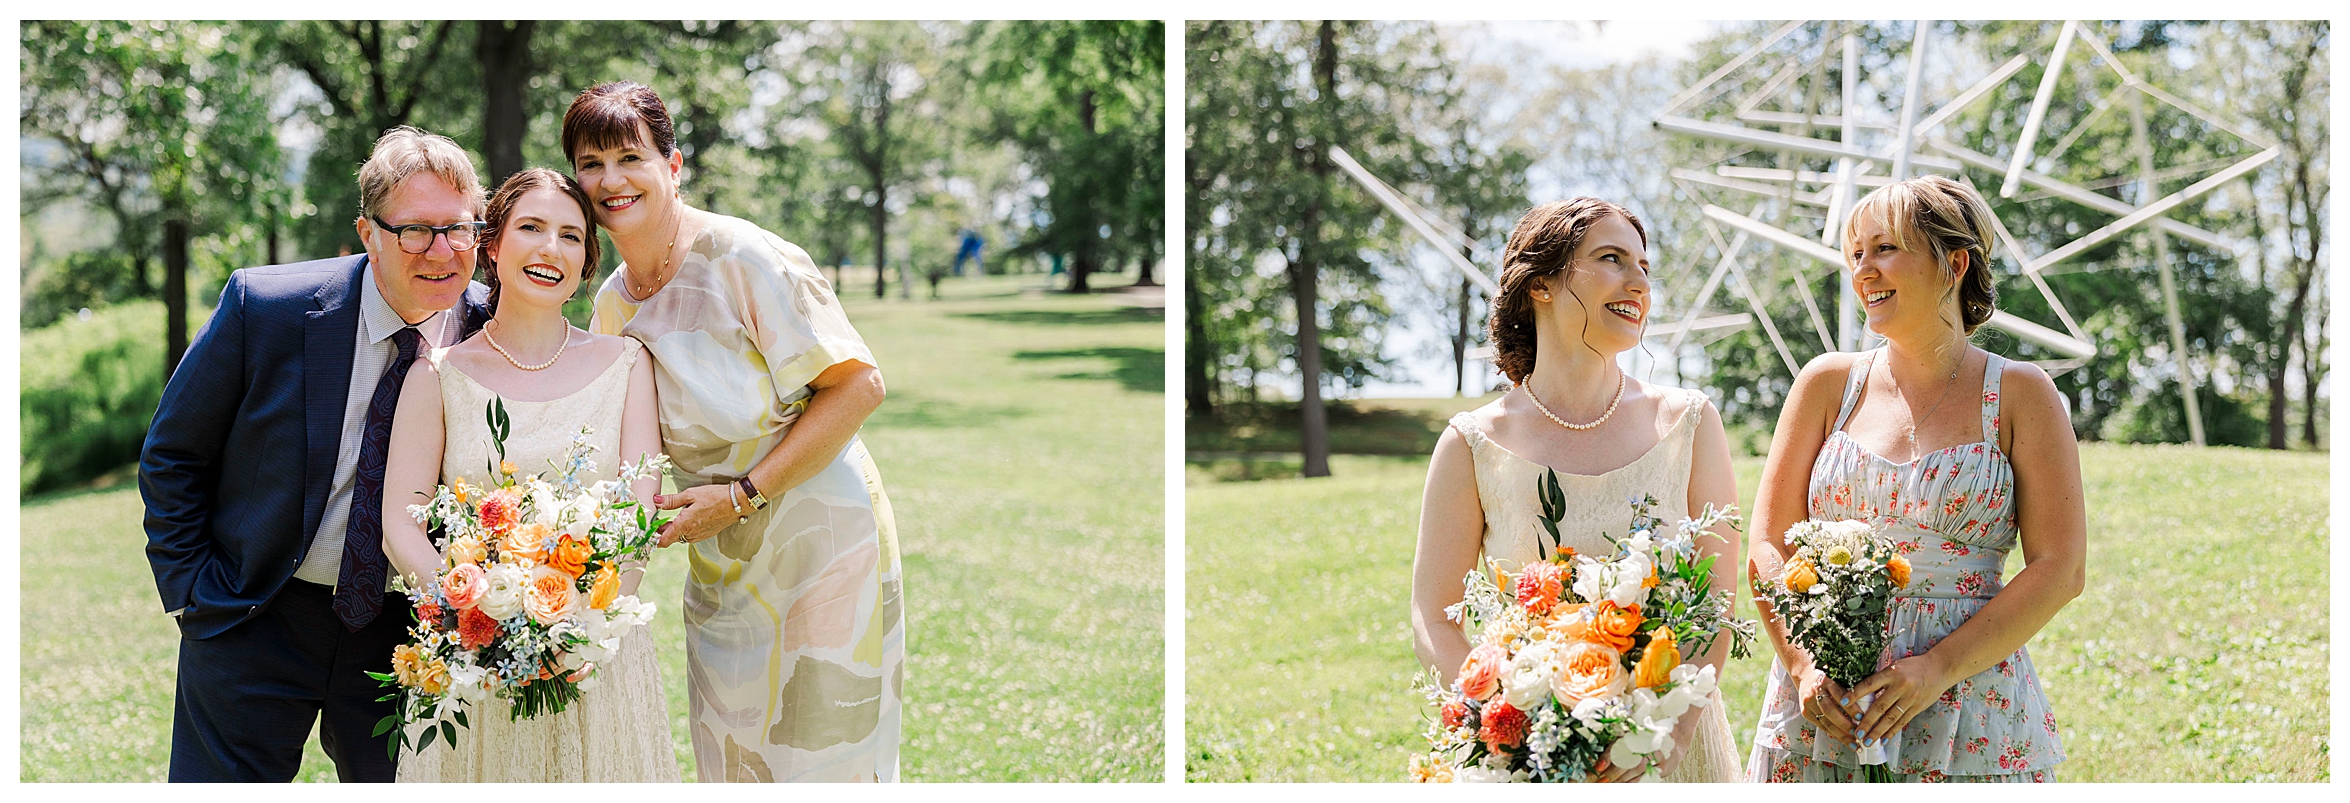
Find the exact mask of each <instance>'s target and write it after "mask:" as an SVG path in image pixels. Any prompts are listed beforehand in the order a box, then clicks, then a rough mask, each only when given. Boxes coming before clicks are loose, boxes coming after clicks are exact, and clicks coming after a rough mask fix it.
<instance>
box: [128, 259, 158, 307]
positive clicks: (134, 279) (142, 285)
mask: <svg viewBox="0 0 2350 803" xmlns="http://www.w3.org/2000/svg"><path fill="white" fill-rule="evenodd" d="M131 287H132V288H133V289H135V290H137V291H138V293H139V297H140V298H145V297H147V296H151V295H154V294H155V283H154V281H153V280H150V279H148V278H147V254H146V253H145V252H144V251H142V252H140V253H135V254H132V255H131Z"/></svg>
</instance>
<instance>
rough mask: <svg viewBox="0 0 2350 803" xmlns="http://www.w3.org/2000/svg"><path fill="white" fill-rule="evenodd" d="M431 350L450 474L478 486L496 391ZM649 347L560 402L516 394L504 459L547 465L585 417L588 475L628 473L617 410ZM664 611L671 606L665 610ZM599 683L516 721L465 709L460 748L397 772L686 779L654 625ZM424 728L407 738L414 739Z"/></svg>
mask: <svg viewBox="0 0 2350 803" xmlns="http://www.w3.org/2000/svg"><path fill="white" fill-rule="evenodd" d="M445 351H446V350H445V349H444V350H439V351H436V352H434V354H433V365H434V366H435V367H436V368H437V369H439V373H440V378H441V410H442V418H443V419H444V422H445V425H446V427H447V432H448V435H447V438H446V445H445V447H444V448H443V449H442V452H441V481H442V482H444V483H446V482H454V481H456V480H457V479H458V478H464V480H465V481H466V483H468V484H471V485H474V486H477V487H480V486H487V485H490V484H491V483H490V482H489V478H488V477H487V476H486V473H487V470H488V467H489V463H490V462H491V461H493V460H495V459H496V458H495V456H494V455H495V449H494V447H493V446H491V443H490V432H489V424H488V422H487V420H486V419H485V418H484V417H483V415H482V411H483V409H485V408H486V407H488V405H489V404H490V400H491V399H493V398H495V397H496V396H497V394H496V393H493V392H491V391H490V390H489V389H488V388H484V387H482V386H481V383H479V382H476V381H474V379H473V378H472V377H469V376H466V375H465V373H464V372H463V371H460V370H457V368H456V367H455V366H454V365H451V364H450V363H449V362H448V361H446V360H445V359H443V357H444V354H445ZM643 358H644V357H643V346H642V345H640V344H638V343H637V342H636V341H635V340H627V341H626V342H625V343H624V344H623V346H622V349H621V354H620V357H619V359H616V360H613V361H612V365H611V367H609V368H606V369H604V372H603V373H602V374H599V375H597V376H596V378H595V379H594V380H592V381H590V382H588V384H587V387H584V388H581V389H579V390H578V391H577V392H574V393H572V394H571V395H568V396H564V397H563V398H560V399H555V400H552V401H537V402H533V401H516V400H514V399H507V400H505V401H506V415H507V418H508V420H509V421H510V422H511V423H512V424H513V429H512V431H511V434H510V435H509V436H508V437H507V439H506V459H507V460H509V461H512V462H513V463H514V465H515V468H516V470H517V471H519V472H522V473H534V472H537V471H545V470H548V468H547V467H548V465H549V463H548V461H550V460H553V461H560V460H561V459H562V458H563V456H564V455H565V454H567V453H568V452H569V451H570V449H571V439H572V437H573V436H575V435H577V434H578V433H579V427H580V425H582V424H586V425H588V426H590V427H593V428H594V433H595V434H594V435H593V436H592V437H591V438H590V442H591V443H594V444H595V445H596V447H597V452H596V455H595V460H596V470H595V471H594V472H590V473H589V474H588V475H587V476H582V477H581V478H580V479H581V481H582V482H600V481H603V480H607V479H611V478H612V477H613V476H615V475H616V474H618V473H619V466H620V464H621V463H622V462H624V461H626V460H628V459H630V458H632V457H633V455H622V454H620V415H621V410H622V408H623V407H624V406H625V404H626V402H627V399H628V375H629V369H630V368H632V367H634V366H635V365H636V361H637V360H640V359H643ZM664 613H666V612H665V611H664ZM596 677H597V680H596V684H595V687H594V688H592V689H589V690H588V691H587V692H586V693H585V694H583V695H581V696H580V699H578V700H576V701H573V702H572V703H571V705H569V706H567V707H565V708H564V710H563V712H562V713H558V714H546V715H541V716H539V717H537V718H535V719H525V720H513V719H511V718H510V715H509V710H510V709H509V706H508V704H507V702H506V701H504V700H501V699H497V698H494V697H493V698H490V699H488V700H484V701H482V702H480V703H476V704H474V705H473V706H472V709H471V712H470V713H468V714H467V715H466V719H467V722H468V724H470V725H471V727H468V728H460V729H458V731H457V745H456V747H455V749H451V748H450V747H448V746H447V743H445V742H441V741H439V740H434V742H433V744H432V746H430V747H428V748H426V749H425V750H424V751H422V752H405V751H404V752H402V753H401V755H400V760H399V767H398V772H397V778H398V780H399V781H400V782H402V783H407V782H416V781H423V782H435V781H438V782H452V781H489V782H588V783H597V782H602V783H610V782H625V781H662V782H670V783H674V782H676V781H677V780H678V768H677V748H676V746H675V744H674V742H672V741H671V740H670V737H669V713H668V699H667V696H666V695H665V694H664V693H663V691H662V685H661V670H660V667H659V666H658V665H656V664H655V663H654V662H653V636H652V630H651V628H648V627H644V626H641V625H640V626H638V627H637V628H636V630H635V631H633V632H631V633H629V634H628V635H627V636H626V637H624V638H623V639H621V643H620V657H619V658H618V659H617V660H615V661H613V662H612V664H611V665H609V666H604V667H600V668H599V669H598V670H597V671H596ZM417 736H421V733H420V732H419V733H411V734H410V737H411V738H410V741H409V743H410V744H414V743H415V737H417Z"/></svg>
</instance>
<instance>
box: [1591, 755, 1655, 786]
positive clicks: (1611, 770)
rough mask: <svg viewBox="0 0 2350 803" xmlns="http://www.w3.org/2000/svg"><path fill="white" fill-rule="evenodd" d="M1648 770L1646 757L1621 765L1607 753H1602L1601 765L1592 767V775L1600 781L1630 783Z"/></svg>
mask: <svg viewBox="0 0 2350 803" xmlns="http://www.w3.org/2000/svg"><path fill="white" fill-rule="evenodd" d="M1647 771H1648V761H1647V760H1646V759H1642V760H1640V761H1635V762H1632V763H1630V764H1621V765H1619V764H1617V763H1615V762H1612V761H1609V760H1608V758H1607V754H1605V753H1601V754H1600V756H1599V766H1597V767H1594V768H1592V773H1591V777H1592V779H1593V780H1597V781H1599V782H1600V783H1630V782H1632V781H1637V780H1640V776H1641V775H1642V774H1643V773H1646V772H1647Z"/></svg>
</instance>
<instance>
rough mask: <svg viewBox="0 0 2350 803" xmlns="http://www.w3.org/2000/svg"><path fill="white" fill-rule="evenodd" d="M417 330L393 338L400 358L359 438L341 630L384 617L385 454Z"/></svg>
mask: <svg viewBox="0 0 2350 803" xmlns="http://www.w3.org/2000/svg"><path fill="white" fill-rule="evenodd" d="M416 341H417V334H416V329H415V327H407V326H404V327H401V328H400V330H399V331H397V332H393V333H392V343H393V344H394V345H396V346H398V347H399V351H400V353H399V354H396V355H394V356H393V357H392V364H391V366H390V367H387V368H385V369H384V376H383V379H382V380H381V381H378V382H376V383H375V396H373V397H371V398H369V399H368V401H367V428H366V429H365V430H363V431H362V432H361V434H360V436H359V476H358V483H357V484H356V485H355V486H354V487H353V488H352V489H351V530H350V532H348V533H346V534H344V536H343V567H342V570H341V572H340V573H338V574H337V576H336V577H335V602H334V608H335V615H336V616H338V617H341V618H342V620H343V626H344V627H348V628H350V629H351V632H354V633H356V632H359V629H360V628H363V627H366V626H367V623H369V622H373V621H375V615H376V614H378V613H381V612H383V607H384V590H383V589H384V577H385V571H386V565H387V564H388V563H389V561H387V560H386V559H385V558H384V547H383V530H384V521H383V495H384V452H385V451H387V450H388V449H389V448H390V445H391V441H392V410H393V408H394V407H396V406H397V405H398V404H399V401H400V386H401V385H402V384H404V383H406V382H407V381H408V366H410V365H412V364H414V363H415V362H416Z"/></svg>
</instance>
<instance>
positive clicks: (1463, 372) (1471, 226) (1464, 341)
mask: <svg viewBox="0 0 2350 803" xmlns="http://www.w3.org/2000/svg"><path fill="white" fill-rule="evenodd" d="M1461 236H1462V237H1465V238H1467V239H1468V240H1469V241H1471V242H1475V241H1476V239H1477V216H1476V215H1475V214H1471V213H1470V212H1469V211H1467V210H1463V211H1462V213H1461ZM1461 256H1462V257H1463V258H1465V259H1469V260H1471V261H1474V260H1475V259H1476V257H1475V256H1474V255H1472V254H1471V253H1470V248H1469V246H1467V245H1466V244H1464V245H1462V246H1461ZM1472 289H1473V288H1472V287H1471V286H1470V284H1469V277H1467V276H1463V277H1461V296H1460V298H1461V301H1460V310H1459V311H1458V313H1457V315H1456V316H1455V322H1454V326H1453V332H1452V395H1453V398H1456V399H1457V398H1460V397H1462V396H1464V395H1467V391H1468V389H1469V302H1470V300H1471V299H1474V298H1476V296H1474V295H1471V294H1470V293H1471V291H1472Z"/></svg>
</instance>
